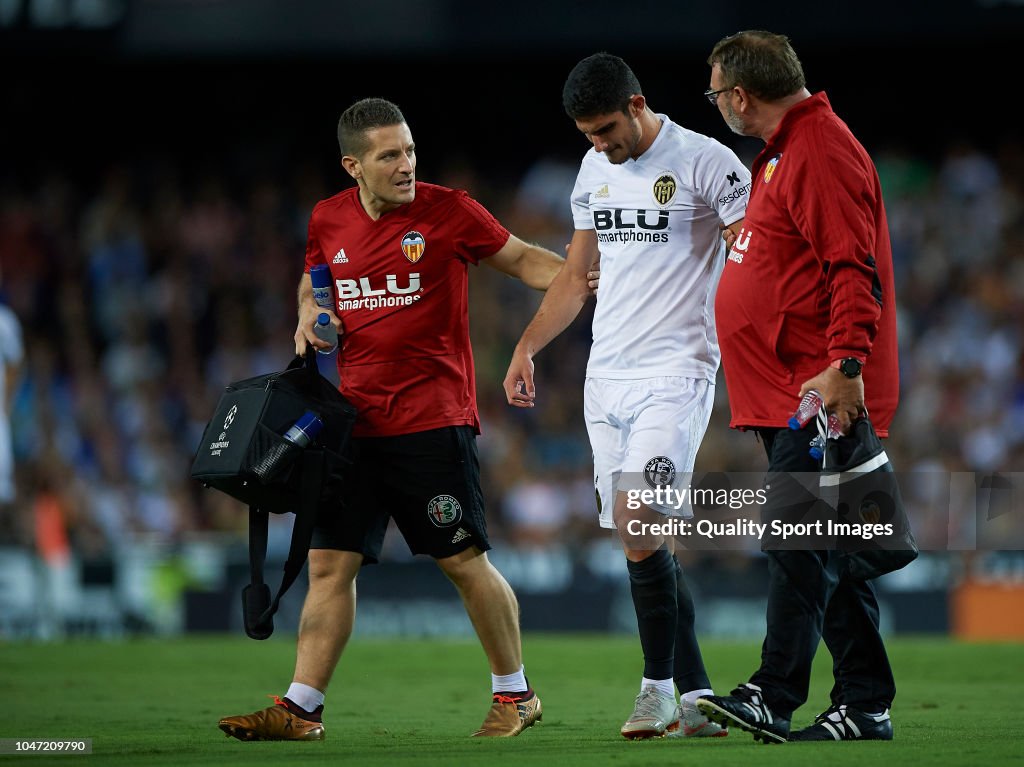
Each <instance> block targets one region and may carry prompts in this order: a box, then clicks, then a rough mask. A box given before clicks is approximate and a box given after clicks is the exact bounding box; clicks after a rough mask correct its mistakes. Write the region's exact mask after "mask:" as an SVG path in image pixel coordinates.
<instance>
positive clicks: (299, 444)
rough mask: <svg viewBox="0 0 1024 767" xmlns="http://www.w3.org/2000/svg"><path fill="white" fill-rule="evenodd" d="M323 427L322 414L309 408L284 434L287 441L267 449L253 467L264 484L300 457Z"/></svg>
mask: <svg viewBox="0 0 1024 767" xmlns="http://www.w3.org/2000/svg"><path fill="white" fill-rule="evenodd" d="M323 428H324V422H323V421H322V420H321V419H320V416H318V415H317V414H316V413H314V412H313V411H312V410H307V411H306V412H305V413H303V414H302V415H301V416H299V418H298V420H297V421H295V423H293V424H292V425H291V427H290V428H289V429H288V431H286V432H285V433H284V434H283V435H282V437H283V439H284V440H285V441H284V442H278V443H276V444H274V445H273V446H272V447H271V448H270V449H269V450H267V452H266V454H265V455H264V456H263V459H262V460H261V461H260V462H259V463H258V464H256V466H254V467H253V470H252V471H253V473H254V474H255V475H256V476H257V477H259V479H260V481H261V482H263V483H264V484H265V483H267V482H268V481H270V480H272V479H273V478H274V477H275V476H277V475H278V474H279V473H280V472H282V471H284V470H285V469H287V468H288V466H289V465H290V464H291V463H292V461H294V460H295V459H296V458H297V457H298V455H299V452H300V451H301V450H302V449H303V448H305V447H307V446H308V445H309V444H310V443H311V442H312V441H313V440H314V439H316V437H317V435H318V434H319V433H320V430H321V429H323ZM288 443H291V444H288Z"/></svg>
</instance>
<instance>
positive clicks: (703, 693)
mask: <svg viewBox="0 0 1024 767" xmlns="http://www.w3.org/2000/svg"><path fill="white" fill-rule="evenodd" d="M714 694H715V691H714V690H690V691H689V692H684V693H683V694H682V695H680V696H679V700H681V701H682V702H684V703H689V704H690V705H691V706H692V705H693V704H695V703H696V702H697V698H706V697H707V696H708V695H714Z"/></svg>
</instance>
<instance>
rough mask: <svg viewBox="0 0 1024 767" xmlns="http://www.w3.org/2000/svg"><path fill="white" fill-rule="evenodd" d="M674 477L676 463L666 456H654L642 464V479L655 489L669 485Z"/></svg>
mask: <svg viewBox="0 0 1024 767" xmlns="http://www.w3.org/2000/svg"><path fill="white" fill-rule="evenodd" d="M675 478H676V465H675V464H674V463H672V459H671V458H669V457H668V456H664V455H659V456H655V457H654V458H652V459H651V460H649V461H648V462H647V465H646V466H644V479H645V480H646V481H647V484H648V485H650V486H651V487H653V488H655V489H657V488H659V487H667V486H669V485H671V484H672V480H674V479H675Z"/></svg>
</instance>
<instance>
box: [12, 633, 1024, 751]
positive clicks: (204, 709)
mask: <svg viewBox="0 0 1024 767" xmlns="http://www.w3.org/2000/svg"><path fill="white" fill-rule="evenodd" d="M888 646H889V651H890V655H891V658H892V662H893V666H894V668H895V671H896V679H897V686H898V688H899V694H898V697H897V700H896V703H895V706H894V708H893V723H894V726H895V729H896V739H895V740H894V741H893V742H891V743H870V742H865V743H832V744H816V743H803V744H795V743H794V744H786V745H778V746H764V745H760V744H755V743H754V741H753V740H752V739H751V737H750V736H749V735H747V734H746V733H741V732H739V731H735V732H732V733H731V734H730V735H729V737H727V738H716V739H710V740H686V739H680V740H659V741H640V742H630V741H626V740H625V739H623V738H622V737H621V736H620V735H619V734H618V728H619V726H620V724H621V723H622V721H623V720H624V719H625V717H626V715H627V714H628V713H629V712H630V711H631V710H632V701H633V697H634V695H635V694H636V692H637V686H638V684H639V680H640V673H641V671H642V666H641V662H640V651H639V644H638V642H637V640H636V639H634V638H629V637H620V636H616V637H606V636H590V635H588V636H575V635H547V634H534V635H527V636H526V637H524V648H525V654H526V669H527V673H528V674H529V675H530V679H531V681H532V683H533V684H534V686H535V687H536V689H537V690H538V692H539V693H540V696H541V700H542V701H543V702H544V720H543V722H542V723H540V724H539V725H537V726H536V727H534V728H533V729H531V730H528V731H527V732H526V733H524V734H523V735H522V736H521V737H518V738H511V739H502V740H489V739H470V738H469V737H467V736H468V734H469V733H470V732H472V731H473V730H474V729H475V728H476V727H477V726H478V725H479V724H480V722H481V721H482V719H483V716H484V714H485V712H486V709H487V706H488V705H489V701H490V678H489V676H488V670H487V665H486V662H485V659H484V656H483V653H482V651H481V650H480V648H479V646H478V645H477V644H476V642H475V641H470V640H452V641H435V640H429V641H428V640H414V639H410V640H380V639H376V638H360V637H358V636H357V637H356V638H355V639H353V641H352V643H351V644H350V646H349V649H348V651H347V652H346V654H345V657H344V658H343V659H342V663H341V665H340V667H339V669H338V672H337V673H336V675H335V679H334V682H333V683H332V688H331V691H330V694H329V695H328V700H327V703H328V706H327V711H326V716H325V718H324V723H325V727H326V730H327V738H326V740H325V741H324V742H322V743H281V742H277V743H242V742H240V741H237V740H234V739H233V738H227V737H225V736H224V735H223V733H221V731H220V730H219V729H218V728H217V720H218V719H219V718H220V717H221V716H225V715H228V714H239V713H248V712H250V711H254V710H256V709H258V708H262V707H264V706H265V705H269V704H270V700H269V699H268V698H267V697H266V696H267V695H269V694H272V693H277V694H283V693H284V691H285V689H286V687H287V684H288V681H289V680H290V678H291V670H292V664H293V658H294V655H293V653H294V649H293V644H292V637H290V636H288V635H287V634H282V635H281V636H275V637H274V638H273V639H271V640H268V641H266V642H255V641H253V640H250V639H247V638H245V637H244V636H241V635H239V636H226V637H225V636H217V637H191V638H184V639H173V640H148V639H147V640H125V641H122V642H109V643H104V642H92V641H69V642H67V643H54V644H23V643H17V642H15V643H11V642H8V643H0V690H2V691H3V694H4V695H3V698H4V704H5V705H4V709H5V713H4V716H3V717H2V718H0V738H42V739H67V738H83V737H88V738H92V739H93V754H92V755H91V756H85V755H68V756H62V757H49V756H45V755H41V754H39V755H31V756H6V757H5V756H0V763H5V764H6V763H10V764H12V765H13V764H22V763H24V764H35V765H41V764H56V763H60V764H72V765H74V764H77V763H81V764H83V765H85V764H89V765H100V764H103V765H106V764H114V765H126V766H127V765H218V767H227V766H228V765H260V764H272V765H277V766H278V767H280V766H282V765H283V766H287V765H292V764H295V765H302V766H303V767H308V766H311V765H320V764H323V765H334V766H337V765H359V766H360V767H362V766H363V765H416V766H417V767H421V766H422V767H428V766H432V765H460V767H461V766H462V765H488V766H489V767H492V766H493V765H494V764H496V763H515V764H528V765H540V766H543V765H557V767H574V766H575V765H581V766H585V767H598V766H599V765H616V766H618V765H659V764H665V765H684V764H691V765H700V767H709V766H712V765H737V764H751V765H757V766H758V767H762V766H763V767H771V766H772V765H785V767H798V766H799V765H820V764H827V765H828V767H841V766H842V765H864V764H880V765H890V764H904V765H913V764H926V765H929V767H941V766H943V765H986V766H988V765H1004V764H1017V765H1024V727H1022V726H1021V723H1020V709H1019V708H1018V706H1017V702H1019V699H1020V692H1021V689H1022V683H1024V646H1022V645H1020V644H1008V643H1006V644H996V643H993V644H967V643H958V642H953V641H949V640H942V639H906V638H899V639H892V640H890V641H889V644H888ZM703 648H704V652H705V658H706V662H707V666H708V671H709V673H710V674H711V678H712V681H713V682H714V683H715V685H716V691H717V692H728V690H729V689H730V688H731V687H732V686H733V685H734V684H735V683H737V682H739V681H741V680H744V679H746V678H747V676H748V675H749V674H750V672H752V671H753V669H754V667H755V664H756V661H757V657H758V647H757V645H755V644H751V643H744V644H730V643H723V642H717V641H716V642H713V641H706V642H705V643H704V645H703ZM830 687H831V673H830V668H829V658H828V654H827V652H826V651H825V650H824V648H822V649H821V650H820V651H819V653H818V658H817V660H816V662H815V668H814V676H813V680H812V685H811V699H810V701H809V702H808V704H807V705H806V706H805V707H804V708H802V709H801V710H800V711H798V712H797V715H796V721H795V724H796V725H797V726H802V725H805V724H808V723H809V722H810V720H811V719H812V718H813V716H814V714H815V713H817V712H818V711H820V710H821V709H823V708H825V707H826V705H827V704H828V691H829V689H830ZM79 760H80V761H79Z"/></svg>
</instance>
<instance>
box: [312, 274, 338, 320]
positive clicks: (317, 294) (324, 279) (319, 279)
mask: <svg viewBox="0 0 1024 767" xmlns="http://www.w3.org/2000/svg"><path fill="white" fill-rule="evenodd" d="M309 280H310V282H311V283H313V300H314V301H316V304H317V306H320V307H323V308H324V309H330V310H331V311H332V312H333V311H337V308H336V307H335V306H334V287H333V286H332V285H331V267H329V266H328V265H327V264H317V265H316V266H313V267H310V270H309Z"/></svg>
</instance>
